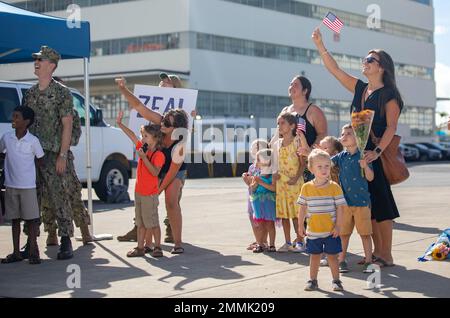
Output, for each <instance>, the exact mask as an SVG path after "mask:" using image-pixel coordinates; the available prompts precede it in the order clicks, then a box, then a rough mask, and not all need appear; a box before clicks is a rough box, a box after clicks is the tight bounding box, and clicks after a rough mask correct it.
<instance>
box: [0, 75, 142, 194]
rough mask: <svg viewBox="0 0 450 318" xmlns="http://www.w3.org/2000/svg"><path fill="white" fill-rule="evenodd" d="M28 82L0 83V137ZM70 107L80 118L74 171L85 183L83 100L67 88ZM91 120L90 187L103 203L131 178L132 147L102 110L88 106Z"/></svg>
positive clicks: (75, 91) (6, 129)
mask: <svg viewBox="0 0 450 318" xmlns="http://www.w3.org/2000/svg"><path fill="white" fill-rule="evenodd" d="M32 85H33V84H32V83H23V82H8V81H0V136H2V135H3V134H4V133H5V132H7V131H9V130H12V127H11V117H12V112H13V110H14V108H15V107H16V106H19V105H21V103H22V97H23V96H24V94H25V92H26V91H27V90H28V89H29V88H30V87H31V86H32ZM70 91H71V93H72V96H73V104H74V108H75V109H76V110H77V111H78V114H79V115H80V118H81V125H82V135H81V138H80V142H79V144H78V145H77V146H75V147H71V150H72V152H73V154H74V156H75V162H74V164H75V170H76V172H77V175H78V178H79V179H80V181H81V182H82V183H86V181H87V172H86V128H85V113H86V112H85V108H84V97H83V95H81V93H80V92H78V91H77V90H75V89H72V88H71V89H70ZM90 112H91V113H90V118H91V161H92V184H93V187H94V189H95V193H96V194H97V196H98V197H99V199H100V200H103V201H106V198H107V192H108V189H111V186H112V185H126V186H128V180H129V178H131V173H132V168H133V167H135V165H136V163H135V161H133V147H132V146H131V144H130V140H129V139H128V137H127V136H126V135H125V134H124V133H123V132H122V131H121V130H120V129H117V128H114V127H111V126H110V125H108V124H107V123H106V122H105V121H104V120H103V115H102V111H101V110H100V109H98V108H96V107H94V106H93V105H92V104H90Z"/></svg>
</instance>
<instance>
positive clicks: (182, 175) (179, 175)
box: [158, 170, 187, 185]
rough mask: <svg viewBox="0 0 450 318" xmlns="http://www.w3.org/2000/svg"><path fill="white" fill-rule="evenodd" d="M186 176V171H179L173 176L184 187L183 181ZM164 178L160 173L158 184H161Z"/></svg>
mask: <svg viewBox="0 0 450 318" xmlns="http://www.w3.org/2000/svg"><path fill="white" fill-rule="evenodd" d="M186 174H187V171H186V170H180V171H178V172H177V174H176V175H175V179H180V180H181V183H182V184H183V185H184V181H185V180H186ZM165 176H166V173H162V174H161V175H160V176H158V177H159V183H161V182H162V181H163V180H164V178H165Z"/></svg>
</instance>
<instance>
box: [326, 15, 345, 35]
mask: <svg viewBox="0 0 450 318" xmlns="http://www.w3.org/2000/svg"><path fill="white" fill-rule="evenodd" d="M322 22H323V24H325V25H326V26H327V27H328V28H330V29H331V30H333V31H334V32H336V33H341V29H342V27H343V26H344V23H343V22H342V21H341V20H339V18H338V17H337V16H335V15H334V14H333V13H332V12H328V13H327V15H326V16H325V18H324V19H323V21H322Z"/></svg>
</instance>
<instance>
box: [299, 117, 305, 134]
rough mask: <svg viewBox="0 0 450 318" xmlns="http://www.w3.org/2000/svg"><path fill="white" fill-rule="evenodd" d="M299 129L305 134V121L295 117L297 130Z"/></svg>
mask: <svg viewBox="0 0 450 318" xmlns="http://www.w3.org/2000/svg"><path fill="white" fill-rule="evenodd" d="M298 129H300V130H301V131H303V132H306V121H305V120H304V119H303V118H302V117H300V116H299V115H297V130H298Z"/></svg>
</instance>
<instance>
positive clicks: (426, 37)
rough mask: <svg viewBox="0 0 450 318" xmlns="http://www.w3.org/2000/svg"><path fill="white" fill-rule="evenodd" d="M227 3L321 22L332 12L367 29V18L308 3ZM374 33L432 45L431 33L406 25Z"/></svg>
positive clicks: (250, 0) (385, 26)
mask: <svg viewBox="0 0 450 318" xmlns="http://www.w3.org/2000/svg"><path fill="white" fill-rule="evenodd" d="M223 1H228V2H234V3H239V4H243V5H248V6H253V7H259V8H263V9H267V10H274V11H278V12H283V13H288V14H293V15H298V16H302V17H307V18H313V19H318V20H322V19H323V17H324V16H325V15H326V14H327V13H328V12H329V11H332V12H333V13H334V14H336V15H337V16H338V17H339V18H340V19H341V20H342V21H344V23H345V25H346V26H350V27H354V28H360V29H368V27H367V16H365V15H360V14H356V13H350V12H346V11H341V10H338V9H335V8H330V7H324V6H318V5H313V4H309V3H304V2H299V1H293V0H223ZM414 1H416V2H420V3H424V4H428V5H430V1H429V0H428V1H419V0H414ZM372 31H375V32H383V33H387V34H392V35H395V36H400V37H405V38H411V39H415V40H418V41H425V42H430V43H433V32H432V31H428V30H424V29H419V28H415V27H412V26H408V25H403V24H399V23H395V22H390V21H385V20H382V21H381V28H380V29H372Z"/></svg>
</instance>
